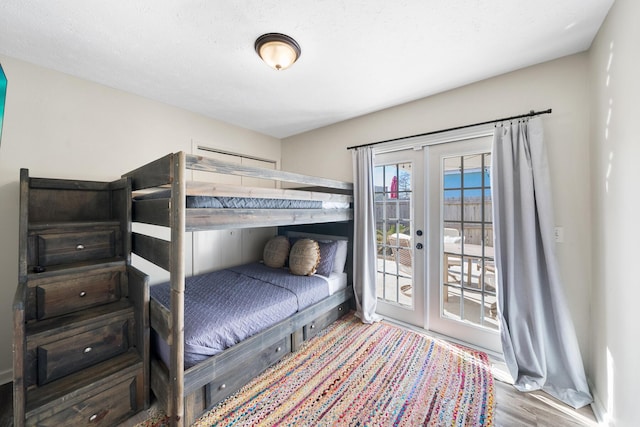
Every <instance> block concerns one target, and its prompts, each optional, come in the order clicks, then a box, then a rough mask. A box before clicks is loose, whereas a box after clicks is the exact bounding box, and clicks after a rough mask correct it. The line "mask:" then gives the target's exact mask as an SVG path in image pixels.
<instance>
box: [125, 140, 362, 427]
mask: <svg viewBox="0 0 640 427" xmlns="http://www.w3.org/2000/svg"><path fill="white" fill-rule="evenodd" d="M189 171H204V172H212V173H218V174H228V175H238V176H244V177H251V178H263V179H268V180H274V181H279V182H284V183H288V184H287V185H291V184H290V183H293V185H295V186H296V189H292V188H262V187H241V186H231V185H223V184H215V183H211V182H196V181H191V180H189V178H190V174H189ZM123 177H125V178H129V179H130V180H131V186H132V194H133V195H134V197H133V203H132V205H133V207H132V222H134V223H135V222H138V223H145V224H152V225H156V226H163V227H169V228H170V233H171V240H170V241H167V240H163V239H160V238H156V237H154V236H151V235H146V234H142V233H140V232H139V233H135V232H134V233H132V236H131V240H132V241H131V248H132V253H135V254H137V255H139V256H141V257H142V258H144V259H146V260H148V261H150V262H152V263H154V264H156V265H158V266H160V267H162V268H163V269H165V270H167V271H169V275H170V280H169V284H168V290H167V291H166V295H165V301H164V303H163V302H161V301H160V300H162V298H160V297H154V296H153V293H152V298H151V300H150V304H149V305H150V307H149V312H150V324H151V328H152V335H154V336H156V337H157V338H158V339H157V341H158V342H160V343H161V344H162V345H161V347H162V346H164V348H165V352H164V357H160V354H161V353H162V352H158V356H157V357H152V358H151V359H152V360H151V378H150V386H151V389H152V391H153V392H154V394H155V396H156V398H157V399H158V401H159V402H160V404H161V405H162V406H163V407H164V408H165V410H166V412H167V414H168V415H169V417H170V422H171V424H172V425H190V424H191V423H193V422H194V421H195V420H196V419H197V417H198V416H199V415H201V414H202V413H203V412H205V411H206V410H207V409H209V408H211V407H213V406H215V404H217V403H218V402H220V401H222V400H224V399H225V398H226V397H228V396H229V395H231V394H232V393H233V392H235V391H236V390H238V389H240V388H241V387H242V386H243V385H244V384H246V383H247V382H248V381H249V380H251V379H252V378H253V377H255V376H257V375H258V374H259V373H261V372H262V371H263V370H264V369H266V368H267V367H268V366H270V365H272V364H274V363H276V362H277V361H278V360H280V359H281V358H282V357H283V356H284V355H286V354H287V353H289V352H292V351H296V350H297V349H298V348H299V347H300V345H301V344H302V343H303V342H304V341H305V340H307V339H309V338H311V337H313V336H315V335H317V333H318V332H319V331H320V330H321V329H322V328H324V327H325V326H327V325H329V324H330V323H332V322H333V321H334V320H336V319H337V318H339V317H340V316H341V315H343V314H345V313H346V312H348V310H349V308H350V307H351V306H352V305H353V290H352V287H351V286H350V284H351V277H350V276H351V269H350V265H351V263H350V262H347V263H346V271H347V274H348V279H347V282H348V283H349V285H348V286H345V287H342V288H340V289H337V290H335V291H333V292H331V293H330V294H329V295H328V296H327V295H322V296H321V297H319V298H316V299H314V300H313V301H311V302H309V303H308V304H306V305H302V306H300V307H298V308H296V309H295V312H293V313H292V314H289V313H287V314H286V316H285V317H284V318H282V319H279V320H278V321H277V322H276V323H275V324H272V325H269V326H267V327H266V329H263V330H261V331H260V332H257V333H254V332H252V333H251V334H249V335H250V336H248V337H247V338H246V339H242V341H241V342H238V343H236V344H234V345H232V346H231V347H228V348H226V349H224V350H222V351H220V352H217V353H216V354H215V355H213V356H210V357H209V356H207V358H205V359H204V360H197V361H195V362H194V361H190V362H189V361H187V363H185V312H187V313H188V312H189V310H190V309H189V307H187V308H186V309H185V282H187V281H188V280H191V278H188V279H186V278H185V233H187V232H192V231H202V230H216V229H235V228H256V227H276V226H277V227H278V230H279V234H284V233H286V232H290V231H292V230H294V231H295V230H297V231H303V232H304V231H307V232H314V233H321V234H324V235H329V234H330V235H334V236H335V235H338V236H344V239H346V240H347V241H348V246H349V251H348V252H349V254H351V250H350V248H351V245H352V243H351V242H352V237H353V227H352V224H353V210H352V201H353V200H352V191H353V188H352V184H350V183H344V182H340V181H334V180H330V179H323V178H317V177H309V176H306V175H301V174H295V173H289V172H284V171H277V170H269V169H262V168H256V167H249V166H242V165H237V164H230V163H226V162H222V161H218V160H215V159H211V158H206V157H201V156H195V155H189V154H185V153H183V152H179V153H172V154H169V155H167V156H164V157H162V158H160V159H157V160H155V161H153V162H151V163H148V164H146V165H144V166H142V167H140V168H138V169H136V170H133V171H131V172H129V173H127V174H125V175H123ZM349 259H350V255H349ZM260 268H263V266H261V265H252V266H249V269H250V270H251V271H252V273H250V274H254V270H255V271H257V270H259V269H260ZM234 274H235V273H234ZM255 274H262V273H260V272H258V273H255ZM308 279H311V278H308ZM189 289H191V288H189ZM298 299H299V298H298ZM163 360H164V361H163Z"/></svg>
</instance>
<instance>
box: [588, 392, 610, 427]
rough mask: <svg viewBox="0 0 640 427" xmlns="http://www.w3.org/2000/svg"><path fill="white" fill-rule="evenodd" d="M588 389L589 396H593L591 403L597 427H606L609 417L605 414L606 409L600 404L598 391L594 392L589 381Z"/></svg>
mask: <svg viewBox="0 0 640 427" xmlns="http://www.w3.org/2000/svg"><path fill="white" fill-rule="evenodd" d="M589 388H590V389H591V396H593V402H591V410H592V411H593V415H594V416H595V417H596V421H597V422H598V425H599V426H608V425H609V415H608V414H607V408H606V407H605V406H604V405H603V404H602V400H601V399H600V396H599V395H598V390H596V388H595V387H594V386H593V384H592V383H591V381H589Z"/></svg>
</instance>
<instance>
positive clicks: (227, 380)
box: [206, 336, 291, 408]
mask: <svg viewBox="0 0 640 427" xmlns="http://www.w3.org/2000/svg"><path fill="white" fill-rule="evenodd" d="M289 353H291V337H290V336H287V337H285V338H283V339H281V340H280V341H278V342H277V343H275V344H273V345H271V346H269V347H268V348H266V349H264V350H262V351H261V352H259V353H256V354H254V355H251V357H248V358H245V359H246V360H243V362H241V363H238V365H237V366H234V367H232V368H230V369H225V371H224V373H223V374H222V375H219V376H218V377H216V379H215V380H214V381H212V382H210V383H209V384H207V387H206V407H207V408H210V407H211V406H213V405H215V404H216V403H218V402H221V401H222V400H224V399H226V398H227V397H229V396H231V394H233V393H235V392H236V391H238V390H239V389H240V388H241V387H242V386H244V385H245V384H246V383H247V382H249V380H251V379H252V378H255V377H257V376H258V375H260V374H261V373H262V372H263V371H264V370H265V369H267V368H268V367H269V366H271V365H273V364H274V363H276V362H277V361H278V360H280V359H282V358H283V357H284V356H286V355H287V354H289ZM237 359H239V357H238V358H234V360H237Z"/></svg>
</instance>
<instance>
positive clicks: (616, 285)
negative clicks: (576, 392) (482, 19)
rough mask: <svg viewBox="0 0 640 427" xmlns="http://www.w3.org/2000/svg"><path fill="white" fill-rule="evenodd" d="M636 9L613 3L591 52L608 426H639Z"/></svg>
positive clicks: (596, 292) (639, 63) (596, 378)
mask: <svg viewBox="0 0 640 427" xmlns="http://www.w3.org/2000/svg"><path fill="white" fill-rule="evenodd" d="M638 17H640V3H639V2H637V1H635V0H617V1H616V2H615V3H614V5H613V7H612V9H611V10H610V11H609V15H608V17H607V19H606V21H605V23H604V25H603V26H602V28H601V29H600V32H599V34H598V36H597V37H596V40H595V42H594V43H593V46H592V48H591V51H590V52H589V67H590V70H591V87H592V89H591V95H592V101H591V143H592V161H591V166H592V181H591V182H592V191H593V196H592V211H593V226H594V227H593V257H592V260H593V263H592V266H593V268H592V271H593V292H592V293H593V297H592V317H591V330H592V335H593V338H592V341H593V344H592V355H591V364H590V366H589V370H590V371H591V372H592V376H591V381H592V389H593V391H594V394H595V397H596V403H597V408H598V411H599V412H601V413H606V415H607V424H608V425H612V426H613V425H615V426H632V425H638V417H639V416H638V403H639V402H640V398H639V397H638V384H640V366H639V364H638V361H639V360H640V356H639V355H640V332H639V331H640V328H639V326H638V323H639V322H638V319H639V312H638V308H639V305H638V303H639V302H640V276H638V275H637V274H636V272H637V271H638V254H640V248H639V246H638V245H639V242H640V227H638V219H639V218H640V216H639V214H638V212H640V199H639V198H638V196H639V195H640V189H639V187H638V185H639V183H640V166H639V162H640V138H639V137H638V133H637V131H636V129H635V127H636V125H637V120H638V117H640V107H638V101H639V100H640V83H638V76H639V75H640V55H639V53H638V52H639V51H638V42H640V27H639V26H638Z"/></svg>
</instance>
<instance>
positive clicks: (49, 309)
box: [35, 270, 122, 320]
mask: <svg viewBox="0 0 640 427" xmlns="http://www.w3.org/2000/svg"><path fill="white" fill-rule="evenodd" d="M121 280H122V273H121V272H120V271H117V270H116V271H107V272H102V273H98V274H96V273H91V272H89V273H87V274H85V275H73V276H63V277H60V278H55V279H53V280H51V281H48V282H47V283H42V284H38V285H37V286H36V287H35V288H36V307H37V310H36V314H37V319H38V320H42V319H46V318H49V317H55V316H60V315H63V314H67V313H72V312H74V311H78V310H83V309H86V308H89V307H94V306H97V305H101V304H107V303H110V302H113V301H117V300H119V299H120V292H121Z"/></svg>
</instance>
